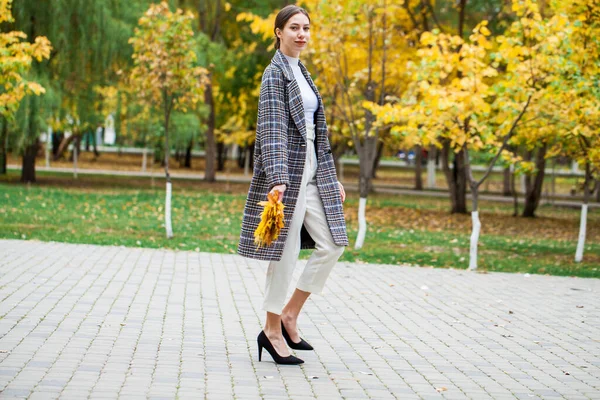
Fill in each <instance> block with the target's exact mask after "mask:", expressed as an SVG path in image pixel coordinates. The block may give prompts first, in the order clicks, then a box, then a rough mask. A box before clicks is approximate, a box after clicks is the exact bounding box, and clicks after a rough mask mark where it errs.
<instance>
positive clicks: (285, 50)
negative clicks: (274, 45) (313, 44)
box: [279, 47, 300, 58]
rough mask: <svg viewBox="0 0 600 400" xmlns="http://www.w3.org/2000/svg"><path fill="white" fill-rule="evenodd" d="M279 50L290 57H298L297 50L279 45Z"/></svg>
mask: <svg viewBox="0 0 600 400" xmlns="http://www.w3.org/2000/svg"><path fill="white" fill-rule="evenodd" d="M279 51H281V52H282V53H283V54H285V55H286V56H288V57H291V58H300V52H299V51H291V50H289V49H285V48H283V47H280V48H279Z"/></svg>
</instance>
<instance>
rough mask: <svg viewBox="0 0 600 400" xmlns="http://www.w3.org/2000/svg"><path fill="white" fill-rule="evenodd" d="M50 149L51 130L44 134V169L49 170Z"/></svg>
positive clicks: (49, 128)
mask: <svg viewBox="0 0 600 400" xmlns="http://www.w3.org/2000/svg"><path fill="white" fill-rule="evenodd" d="M51 148H52V128H51V127H48V132H47V133H46V168H50V149H51Z"/></svg>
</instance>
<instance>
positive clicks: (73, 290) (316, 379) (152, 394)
mask: <svg viewBox="0 0 600 400" xmlns="http://www.w3.org/2000/svg"><path fill="white" fill-rule="evenodd" d="M265 267H266V263H265V262H258V261H253V260H247V259H244V258H242V257H239V256H236V255H223V254H208V253H194V252H183V251H167V250H152V249H135V248H124V247H106V246H92V245H72V244H63V243H41V242H36V241H12V240H0V390H1V392H0V398H3V399H4V398H30V399H37V398H39V399H52V398H63V399H82V398H91V399H101V398H102V399H114V398H123V399H136V398H140V399H145V398H151V399H161V398H164V399H173V398H181V399H187V398H190V399H197V398H208V399H229V398H239V399H259V398H269V399H288V398H289V399H313V398H319V399H337V398H347V399H367V398H372V399H393V398H396V399H412V398H422V399H434V398H447V399H464V398H472V399H513V398H519V399H535V398H546V399H555V398H565V399H600V280H595V279H578V278H561V277H548V276H534V275H531V276H529V275H523V274H502V273H490V274H477V273H470V272H466V271H461V270H443V269H431V268H417V267H408V266H406V267H405V266H387V265H374V264H350V263H340V264H338V265H337V266H336V268H335V269H334V271H333V273H332V275H331V278H330V279H329V281H328V284H327V288H326V290H325V293H324V295H323V296H314V297H311V298H310V299H309V301H308V302H307V304H306V307H305V313H304V314H303V315H302V317H301V319H300V321H299V324H300V327H301V334H302V336H303V337H304V338H306V339H307V340H308V341H309V342H310V343H311V344H312V345H313V346H314V347H315V351H314V352H296V355H298V356H299V357H301V358H303V359H304V360H305V362H306V363H305V364H304V365H303V366H301V367H298V366H278V365H276V364H274V363H273V362H272V360H271V358H270V357H269V355H268V353H266V352H265V353H264V354H263V356H264V358H263V362H258V357H257V347H256V341H255V340H256V336H257V335H258V333H259V332H260V329H261V325H262V321H263V320H264V316H263V314H264V313H263V312H262V311H261V304H262V295H263V282H264V274H265ZM300 270H301V267H300V266H299V268H298V269H297V271H296V272H297V273H299V272H300Z"/></svg>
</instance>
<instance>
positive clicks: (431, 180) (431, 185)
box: [427, 146, 435, 189]
mask: <svg viewBox="0 0 600 400" xmlns="http://www.w3.org/2000/svg"><path fill="white" fill-rule="evenodd" d="M433 149H434V147H433V146H432V147H431V148H430V149H429V153H427V189H435V150H433Z"/></svg>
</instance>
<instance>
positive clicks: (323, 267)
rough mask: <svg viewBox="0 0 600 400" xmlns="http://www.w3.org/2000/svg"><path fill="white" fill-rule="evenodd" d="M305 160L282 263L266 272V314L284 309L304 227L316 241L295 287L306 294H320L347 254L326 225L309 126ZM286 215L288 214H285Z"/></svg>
mask: <svg viewBox="0 0 600 400" xmlns="http://www.w3.org/2000/svg"><path fill="white" fill-rule="evenodd" d="M306 131H307V141H306V142H307V143H306V160H305V164H304V174H303V176H302V183H301V185H300V192H299V193H298V199H297V200H296V209H295V210H294V215H293V217H292V221H291V223H290V228H289V231H288V236H287V239H286V241H285V247H284V249H283V254H282V256H281V260H279V261H270V262H269V268H268V270H267V282H266V286H265V300H264V303H263V310H264V311H268V312H271V313H274V314H278V315H280V314H281V312H282V310H283V307H284V305H285V300H286V297H287V292H288V288H289V286H290V282H291V280H292V277H293V274H294V269H295V267H296V262H297V261H298V255H299V253H300V232H301V230H302V225H304V226H305V227H306V230H307V231H308V233H309V234H310V236H311V237H312V238H313V239H314V241H315V250H314V252H313V253H312V255H311V256H310V258H309V259H308V262H307V263H306V266H305V267H304V271H303V272H302V275H301V276H300V279H299V280H298V284H297V285H296V287H297V288H298V289H300V290H302V291H304V292H310V293H316V294H320V293H321V292H322V290H323V287H324V286H325V281H327V278H328V277H329V274H330V273H331V270H332V269H333V266H334V265H335V263H336V262H337V260H338V259H339V258H340V256H341V255H342V253H343V252H344V246H338V245H336V244H335V243H334V241H333V238H332V237H331V232H330V231H329V225H327V219H326V216H325V211H324V210H323V203H322V202H321V197H320V196H319V190H318V188H317V183H316V181H315V176H316V173H317V155H316V152H315V145H314V138H315V132H314V125H313V126H310V127H309V126H307V128H306ZM284 212H285V210H284Z"/></svg>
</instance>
